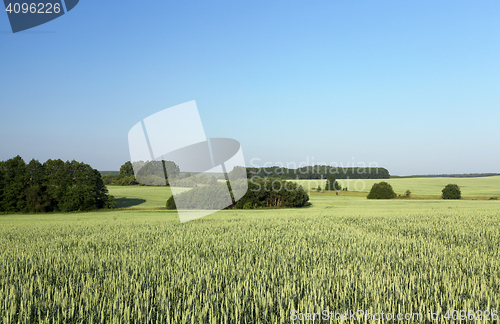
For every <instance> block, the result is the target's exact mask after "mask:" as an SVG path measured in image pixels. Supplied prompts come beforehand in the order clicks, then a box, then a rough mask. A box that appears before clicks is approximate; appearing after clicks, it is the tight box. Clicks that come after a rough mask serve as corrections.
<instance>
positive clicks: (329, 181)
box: [325, 174, 342, 191]
mask: <svg viewBox="0 0 500 324" xmlns="http://www.w3.org/2000/svg"><path fill="white" fill-rule="evenodd" d="M325 190H335V191H339V190H342V185H341V184H340V183H339V182H338V181H337V179H335V176H334V175H333V174H329V175H328V176H327V177H326V183H325Z"/></svg>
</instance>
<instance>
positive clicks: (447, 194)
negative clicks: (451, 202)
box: [442, 184, 462, 199]
mask: <svg viewBox="0 0 500 324" xmlns="http://www.w3.org/2000/svg"><path fill="white" fill-rule="evenodd" d="M442 193H443V199H460V198H461V197H462V193H461V191H460V187H459V186H458V185H456V184H448V185H447V186H446V187H444V189H443V190H442Z"/></svg>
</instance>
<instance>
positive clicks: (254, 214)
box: [0, 179, 500, 323]
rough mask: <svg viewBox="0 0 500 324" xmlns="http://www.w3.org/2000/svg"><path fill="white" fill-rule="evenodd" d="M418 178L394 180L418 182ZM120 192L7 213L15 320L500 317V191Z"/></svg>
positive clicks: (5, 283) (7, 296)
mask: <svg viewBox="0 0 500 324" xmlns="http://www.w3.org/2000/svg"><path fill="white" fill-rule="evenodd" d="M394 180H399V179H394ZM394 180H392V179H391V180H390V182H391V183H394ZM400 180H406V181H411V180H418V179H400ZM431 180H434V181H435V180H436V179H431ZM453 180H456V181H453V182H457V183H458V182H459V180H475V179H453ZM445 182H446V183H448V181H447V180H446V181H445ZM408 183H409V182H406V183H405V184H404V185H402V188H404V190H398V189H397V188H396V191H398V192H404V191H405V190H406V189H410V190H412V192H413V191H414V190H415V192H418V190H419V189H418V188H417V186H415V189H414V188H411V187H408V188H407V186H408ZM413 183H414V184H417V183H419V182H418V181H416V182H413ZM476 184H477V182H476ZM395 187H396V185H395ZM423 187H424V185H422V187H420V188H423ZM434 187H436V188H438V189H439V188H441V187H442V185H441V184H440V183H439V184H435V185H434ZM497 188H498V186H497ZM421 190H423V191H422V192H423V193H428V191H425V190H427V189H421ZM464 190H465V188H464ZM470 190H471V192H475V193H480V192H484V193H488V195H494V194H495V193H496V194H498V191H495V190H494V188H493V187H491V188H487V189H481V188H470ZM497 190H498V189H497ZM110 192H111V194H113V195H115V197H117V200H118V201H119V202H120V204H121V207H126V208H128V210H127V209H120V210H114V211H108V212H91V213H70V214H61V213H60V214H45V215H0V245H1V246H2V250H1V251H0V318H1V320H2V321H3V322H4V323H30V322H41V323H53V322H56V323H101V322H107V323H128V322H135V323H148V322H150V323H154V322H163V323H293V322H294V321H292V320H291V318H293V317H292V315H293V314H295V315H293V316H299V318H300V316H303V317H304V318H305V317H306V316H307V314H305V313H312V312H321V311H322V310H329V311H331V312H333V314H335V313H345V312H349V311H353V312H356V311H357V310H364V311H367V312H372V313H379V314H380V313H381V312H384V313H385V314H387V313H391V314H393V316H397V315H396V314H398V313H401V314H402V316H412V317H413V320H412V321H405V322H417V321H416V320H415V319H416V318H418V316H419V315H418V313H421V314H423V315H422V316H423V322H425V321H426V319H427V314H428V312H440V314H441V317H440V319H439V320H438V321H434V322H435V323H447V322H449V321H448V320H447V319H445V318H444V317H443V316H444V315H445V314H446V313H445V312H446V310H453V309H455V310H469V309H470V310H475V311H479V310H483V311H488V312H489V315H488V316H489V319H490V321H489V322H495V321H494V319H495V317H494V316H495V315H494V314H495V310H499V308H500V254H499V246H500V213H499V210H500V201H495V200H491V201H490V200H477V201H473V200H460V201H443V200H432V199H429V200H416V199H409V200H404V199H399V200H391V201H372V200H367V199H365V198H364V197H356V196H349V195H342V194H341V195H339V196H336V195H335V194H332V193H320V194H317V193H311V202H312V204H313V205H312V206H311V207H309V208H302V209H281V210H278V209H274V210H224V211H219V212H217V213H215V214H212V215H210V216H207V217H204V218H201V219H198V220H195V221H191V222H187V223H184V224H180V223H179V221H178V218H177V215H176V212H171V211H165V210H158V209H157V210H154V209H153V208H162V207H164V204H165V200H166V197H168V194H169V193H168V190H167V189H166V188H152V187H110ZM131 208H142V209H141V210H130V209H131ZM293 311H297V312H295V313H294V312H293ZM298 313H303V315H298ZM406 313H411V314H410V315H405V314H406ZM477 314H479V313H478V312H476V315H477ZM333 316H335V315H333ZM455 316H456V314H455ZM496 316H498V315H496ZM483 318H484V312H483ZM295 322H297V321H295ZM299 322H301V321H299ZM309 322H311V321H309ZM326 322H328V321H326ZM332 322H335V323H342V322H353V323H354V322H355V323H372V322H373V321H371V320H368V319H366V318H364V317H360V318H357V320H356V321H353V320H346V321H344V320H340V321H336V320H335V321H332ZM377 322H379V321H377Z"/></svg>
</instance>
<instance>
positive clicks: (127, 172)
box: [120, 161, 134, 176]
mask: <svg viewBox="0 0 500 324" xmlns="http://www.w3.org/2000/svg"><path fill="white" fill-rule="evenodd" d="M120 175H124V176H133V175H134V168H133V167H132V163H131V162H130V161H127V162H125V163H124V164H123V165H122V166H121V167H120Z"/></svg>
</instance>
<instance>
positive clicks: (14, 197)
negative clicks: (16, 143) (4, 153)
mask: <svg viewBox="0 0 500 324" xmlns="http://www.w3.org/2000/svg"><path fill="white" fill-rule="evenodd" d="M3 181H4V187H3V197H2V200H1V202H0V205H1V206H2V207H1V208H2V210H4V211H6V212H17V211H22V210H24V209H25V208H26V193H25V190H26V187H27V186H28V176H27V168H26V163H25V162H24V160H23V159H22V158H21V157H20V156H19V155H18V156H16V157H14V158H12V159H9V160H7V161H5V162H3Z"/></svg>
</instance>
